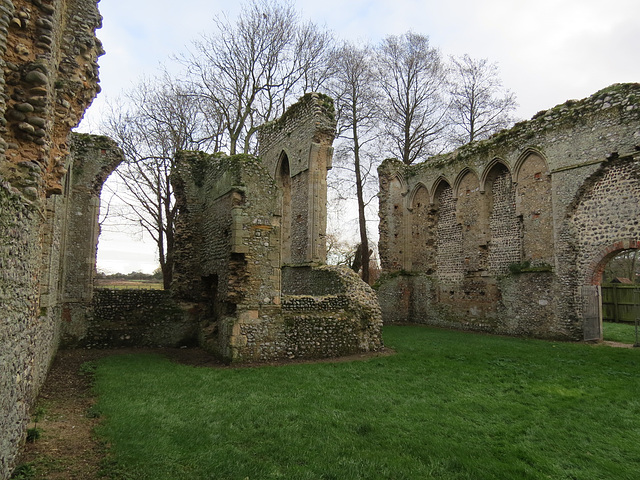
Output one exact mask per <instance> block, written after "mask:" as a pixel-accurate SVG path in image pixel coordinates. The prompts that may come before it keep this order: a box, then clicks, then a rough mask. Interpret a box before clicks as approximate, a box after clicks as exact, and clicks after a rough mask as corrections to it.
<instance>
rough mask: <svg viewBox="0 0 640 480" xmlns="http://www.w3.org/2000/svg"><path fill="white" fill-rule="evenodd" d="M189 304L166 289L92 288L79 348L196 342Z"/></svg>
mask: <svg viewBox="0 0 640 480" xmlns="http://www.w3.org/2000/svg"><path fill="white" fill-rule="evenodd" d="M188 307H189V306H188V305H179V304H178V303H176V302H175V301H174V300H173V299H172V298H171V292H169V291H166V290H111V289H95V290H94V294H93V308H92V309H91V317H90V319H89V321H88V325H87V332H86V334H85V335H84V336H83V337H82V339H80V341H79V346H81V347H85V348H113V347H184V346H192V345H195V344H196V343H197V331H196V327H197V326H196V324H195V323H194V322H193V318H192V316H191V315H190V314H189V308H188Z"/></svg>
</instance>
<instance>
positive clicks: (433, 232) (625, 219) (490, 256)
mask: <svg viewBox="0 0 640 480" xmlns="http://www.w3.org/2000/svg"><path fill="white" fill-rule="evenodd" d="M639 151H640V85H638V84H623V85H612V86H611V87H609V88H606V89H604V90H602V91H600V92H597V93H596V94H594V95H593V96H591V97H589V98H587V99H584V100H581V101H569V102H567V103H565V104H562V105H559V106H557V107H555V108H553V109H551V110H547V111H544V112H540V113H539V114H537V115H536V116H535V117H534V118H533V119H532V120H530V121H528V122H521V123H519V124H517V125H515V126H514V127H513V128H512V129H511V130H506V131H503V132H500V133H498V134H496V135H494V137H492V138H491V139H488V140H485V141H481V142H476V143H472V144H469V145H467V146H464V147H462V148H460V149H458V150H456V151H454V152H452V153H450V154H446V155H440V156H436V157H433V158H431V159H429V160H428V161H426V162H424V163H421V164H417V165H411V166H407V165H404V164H402V163H401V162H399V161H397V160H387V161H385V162H383V164H382V165H381V167H380V169H379V177H380V194H379V198H380V216H381V218H380V227H379V228H380V258H381V262H382V268H383V271H384V275H383V278H382V281H381V285H380V288H379V289H378V295H379V298H380V303H381V307H382V312H383V317H384V319H385V321H386V322H400V321H402V322H406V321H409V322H417V323H427V324H433V325H444V326H450V327H455V328H462V329H470V330H481V331H488V332H495V333H504V334H512V335H527V336H536V337H544V338H563V339H572V340H578V339H581V338H582V335H583V332H584V331H585V324H584V323H583V321H585V320H584V317H583V302H584V301H585V300H584V299H585V297H584V295H583V294H582V292H583V291H584V290H587V289H586V287H588V286H591V285H595V284H598V283H599V282H600V277H601V274H602V271H603V269H604V265H605V264H606V262H607V260H609V259H610V258H611V257H613V256H614V255H616V254H618V253H620V252H622V251H623V250H626V249H637V248H638V244H639V242H638V240H640V237H639V236H638V235H639V232H638V218H640V175H639V172H640V170H639V169H640V166H639V163H640V154H639V153H638V152H639ZM427 198H428V202H429V205H428V206H425V202H426V201H427V200H426V199H427ZM432 258H435V259H436V260H435V262H433V261H432V260H430V259H432ZM590 291H591V290H590ZM596 321H597V319H596Z"/></svg>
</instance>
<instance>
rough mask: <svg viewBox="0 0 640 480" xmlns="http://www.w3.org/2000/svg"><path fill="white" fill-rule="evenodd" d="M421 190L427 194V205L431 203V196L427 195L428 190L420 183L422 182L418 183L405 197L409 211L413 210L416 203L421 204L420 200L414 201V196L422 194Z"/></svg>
mask: <svg viewBox="0 0 640 480" xmlns="http://www.w3.org/2000/svg"><path fill="white" fill-rule="evenodd" d="M422 189H424V190H425V191H426V192H427V196H428V198H427V201H428V203H431V195H430V194H429V189H428V188H427V186H426V185H425V184H424V183H422V182H418V183H417V184H416V185H415V186H414V187H413V189H412V190H411V192H409V193H408V196H407V208H408V209H409V210H413V209H414V208H415V206H416V202H418V203H421V202H422V198H418V199H416V195H417V194H418V193H419V192H420V193H424V192H422Z"/></svg>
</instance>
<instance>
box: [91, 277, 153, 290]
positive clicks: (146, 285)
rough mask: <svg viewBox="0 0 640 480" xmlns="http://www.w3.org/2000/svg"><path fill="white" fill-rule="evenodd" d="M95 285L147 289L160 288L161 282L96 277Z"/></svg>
mask: <svg viewBox="0 0 640 480" xmlns="http://www.w3.org/2000/svg"><path fill="white" fill-rule="evenodd" d="M95 286H96V287H97V288H114V289H126V288H138V289H148V290H162V283H161V282H158V281H148V280H112V279H96V280H95Z"/></svg>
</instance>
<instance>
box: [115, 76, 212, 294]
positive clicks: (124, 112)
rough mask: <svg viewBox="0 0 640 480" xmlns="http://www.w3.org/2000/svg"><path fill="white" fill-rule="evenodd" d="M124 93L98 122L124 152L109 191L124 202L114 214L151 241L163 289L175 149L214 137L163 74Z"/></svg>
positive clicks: (203, 144) (167, 277)
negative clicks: (124, 100)
mask: <svg viewBox="0 0 640 480" xmlns="http://www.w3.org/2000/svg"><path fill="white" fill-rule="evenodd" d="M126 98H127V104H126V107H125V106H123V105H117V106H112V111H111V114H110V115H109V116H108V117H107V118H106V121H105V125H104V127H103V128H104V129H105V131H106V133H107V134H108V135H109V136H111V137H112V138H114V139H115V140H116V141H117V142H118V143H119V145H120V148H121V149H122V151H123V153H124V156H125V161H124V162H123V163H122V164H121V165H120V166H119V167H118V168H117V169H116V171H115V174H116V175H117V177H118V179H119V180H120V182H119V185H118V188H117V190H114V194H115V196H116V197H117V198H118V199H119V200H120V201H121V202H122V203H124V204H125V205H126V207H127V208H126V209H125V210H124V212H121V213H120V215H121V216H122V217H123V218H124V219H125V220H126V221H128V222H130V223H133V224H137V225H139V226H140V227H141V228H142V229H143V230H144V231H146V232H147V233H148V234H149V235H150V236H151V238H152V239H153V241H154V242H155V244H156V246H157V248H158V259H159V262H160V268H161V270H162V276H163V284H164V288H165V289H166V288H169V286H170V284H171V280H172V271H173V253H174V222H175V217H176V208H175V202H174V198H173V189H172V186H171V182H170V181H169V177H170V174H171V168H172V166H173V162H174V159H175V155H176V152H178V151H179V150H186V149H205V150H207V149H210V148H216V147H218V146H219V145H218V143H219V139H220V136H219V135H218V134H217V132H215V129H212V126H215V122H211V121H210V120H211V119H210V118H208V119H207V120H208V121H206V122H205V119H204V116H203V112H202V111H201V110H200V109H199V107H198V103H197V102H196V99H195V98H194V97H193V96H191V95H189V94H187V93H186V92H185V90H184V89H183V87H181V86H180V85H179V84H177V83H176V82H174V81H173V80H171V79H170V78H169V77H168V76H167V75H166V74H165V75H164V76H163V77H161V78H159V79H155V80H149V79H146V80H143V81H141V82H140V84H139V85H138V86H137V87H136V88H134V89H133V90H131V91H130V92H129V93H127V94H126Z"/></svg>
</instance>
